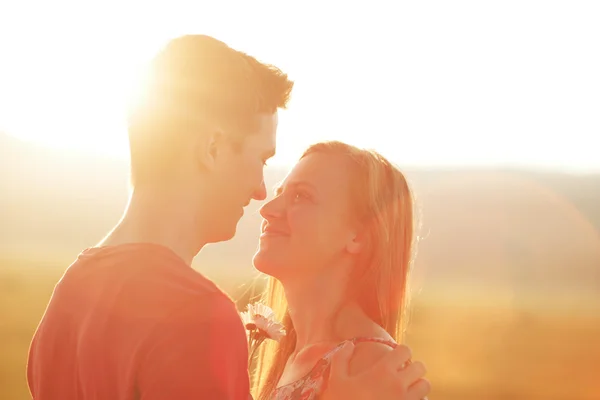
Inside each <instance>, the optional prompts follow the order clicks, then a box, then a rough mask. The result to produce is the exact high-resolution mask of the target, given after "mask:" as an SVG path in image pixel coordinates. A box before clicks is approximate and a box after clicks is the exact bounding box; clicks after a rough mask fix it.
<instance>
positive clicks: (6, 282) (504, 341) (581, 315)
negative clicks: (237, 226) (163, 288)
mask: <svg viewBox="0 0 600 400" xmlns="http://www.w3.org/2000/svg"><path fill="white" fill-rule="evenodd" d="M61 273H62V269H61V268H57V267H56V266H53V265H43V264H40V263H23V262H18V261H15V260H12V261H11V260H4V261H3V262H2V265H1V268H0V293H1V296H2V298H1V301H0V307H2V309H1V315H2V319H1V320H0V354H2V358H1V360H2V361H1V362H0V399H11V400H25V399H30V397H29V392H28V390H27V386H26V381H25V363H26V357H27V349H28V346H29V341H30V339H31V336H32V334H33V332H34V330H35V327H36V325H37V323H38V321H39V318H40V317H41V315H42V313H43V311H44V308H45V306H46V303H47V301H48V299H49V297H50V294H51V292H52V289H53V286H54V284H55V283H56V281H57V279H58V278H59V277H60V275H61ZM223 287H224V288H227V282H223ZM434 292H436V293H437V295H436V296H430V295H424V294H423V293H421V294H416V295H415V298H414V303H413V311H412V315H411V324H410V330H409V334H408V338H407V341H408V343H409V344H410V345H411V346H412V348H413V350H414V353H415V355H416V358H418V359H421V360H424V361H425V362H426V363H427V366H428V368H429V378H430V379H431V381H432V382H433V385H434V390H433V393H432V395H431V396H430V398H431V399H445V400H471V399H473V400H475V399H477V400H480V399H486V400H508V399H511V400H521V399H522V400H525V399H527V400H532V399H533V400H537V399H539V400H554V399H556V400H597V399H599V398H600V382H599V375H598V374H599V373H598V371H599V368H600V367H599V366H600V343H599V340H598V338H600V312H598V311H599V310H598V309H596V308H595V307H593V306H590V307H589V308H587V309H586V308H585V307H580V308H578V310H579V311H578V312H573V311H572V309H571V311H569V310H568V309H566V310H560V309H558V310H557V309H556V308H555V307H548V302H545V301H544V299H543V298H540V299H538V301H537V302H536V301H533V299H532V301H531V302H529V303H528V304H524V302H521V303H523V304H520V305H519V304H515V302H514V299H512V298H511V296H510V294H508V295H506V294H504V295H502V294H500V293H497V294H490V291H487V293H488V294H487V295H486V294H485V293H484V292H481V291H480V292H479V293H477V291H476V290H470V291H469V290H467V289H463V290H460V291H458V290H457V291H454V292H453V291H452V290H446V291H443V290H435V291H434ZM459 292H460V295H459ZM232 295H234V296H239V294H236V293H233V291H232ZM238 298H239V303H240V305H243V304H245V302H246V301H247V297H243V296H240V297H238ZM546 300H550V298H548V299H546ZM592 300H593V299H589V300H585V299H581V301H582V302H583V301H586V304H588V305H593V304H592V303H590V301H592ZM582 304H583V303H582ZM544 305H545V306H544Z"/></svg>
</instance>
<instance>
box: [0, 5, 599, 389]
mask: <svg viewBox="0 0 600 400" xmlns="http://www.w3.org/2000/svg"><path fill="white" fill-rule="evenodd" d="M342 4H343V3H339V5H335V4H334V2H321V3H319V2H316V1H315V2H310V1H304V2H301V3H300V2H299V3H298V4H292V3H291V2H290V3H288V2H281V1H280V2H276V1H254V2H241V1H240V2H234V1H222V2H219V3H218V4H215V5H212V6H210V5H206V4H204V3H203V2H192V1H171V2H169V4H168V5H166V2H163V3H162V4H161V3H158V2H157V3H156V4H154V5H151V4H148V3H143V2H141V1H138V2H136V1H120V2H116V1H115V2H114V3H111V2H110V1H106V2H102V3H93V2H75V1H61V0H58V1H52V2H42V1H38V2H33V1H27V0H25V1H20V2H5V3H2V4H1V5H0V399H11V400H12V399H14V400H23V399H28V398H30V396H29V393H28V390H27V386H26V381H25V363H26V358H27V350H28V346H29V342H30V340H31V337H32V335H33V332H34V330H35V328H36V326H37V323H38V322H39V319H40V317H41V316H42V313H43V312H44V309H45V306H46V304H47V302H48V300H49V298H50V295H51V293H52V290H53V288H54V285H55V284H56V282H57V280H58V279H59V278H60V276H61V275H62V273H63V272H64V271H65V269H66V267H67V266H68V265H69V264H70V263H71V262H72V261H73V260H74V259H75V257H76V256H77V254H78V253H79V252H80V251H81V250H82V249H84V248H86V247H90V246H93V245H94V244H96V243H97V242H99V241H100V240H101V239H102V237H103V236H104V235H105V234H106V233H107V232H108V230H110V229H111V228H112V226H113V225H114V224H116V222H117V221H118V220H119V218H120V216H121V213H122V212H123V209H124V207H125V204H126V201H127V195H128V182H127V180H128V177H127V170H128V160H127V154H128V153H127V152H128V149H127V139H126V130H125V122H124V117H125V111H126V110H125V107H126V104H127V99H128V96H131V95H135V94H136V93H138V92H137V89H136V87H135V86H134V85H133V84H132V82H134V81H135V78H136V77H137V76H138V75H139V73H140V68H141V67H142V66H143V65H144V62H145V61H147V60H148V58H150V57H151V56H152V55H153V54H154V53H155V52H156V51H158V50H159V49H160V47H161V46H162V45H164V43H165V42H166V41H167V40H169V39H171V38H173V37H176V36H178V35H181V34H186V33H205V34H209V35H213V36H215V37H217V38H218V39H220V40H223V41H225V42H227V43H228V44H229V45H231V46H232V47H234V48H237V49H240V50H243V51H246V52H248V53H250V54H252V55H254V56H256V57H257V58H259V59H260V60H261V61H267V62H270V63H273V64H275V65H277V66H279V67H280V68H282V69H283V70H284V71H285V72H287V73H289V75H290V76H291V78H292V79H294V80H295V81H296V87H295V89H294V93H293V98H292V101H291V103H290V108H289V110H287V111H284V112H282V113H281V116H280V129H279V141H278V155H277V156H276V158H275V159H274V160H273V163H271V164H270V166H269V167H267V170H266V180H267V185H269V186H274V185H275V184H276V183H277V182H278V181H279V180H281V179H282V178H283V177H284V176H285V174H286V173H287V171H288V170H289V168H290V167H291V165H293V163H294V162H295V160H296V158H297V157H298V156H299V155H300V153H301V152H302V151H303V149H304V148H305V147H306V146H308V145H309V144H311V143H314V142H317V141H320V140H328V139H337V140H342V141H346V142H348V143H351V144H355V145H358V146H364V147H370V148H374V149H376V150H378V151H380V152H381V153H383V154H384V155H385V156H387V157H389V158H390V159H392V160H393V161H394V162H396V163H397V165H399V166H400V167H401V168H402V169H403V170H404V171H405V172H406V175H407V177H408V178H409V179H410V181H411V182H412V184H413V189H414V191H415V194H416V197H417V202H418V208H419V210H420V214H421V218H420V219H421V221H420V222H421V224H420V227H419V231H418V234H419V236H420V238H421V239H420V242H419V246H418V249H417V257H416V263H415V266H414V273H413V276H412V282H411V284H412V286H413V293H412V302H413V303H412V312H411V323H410V327H409V332H408V337H407V341H408V344H409V345H410V346H411V347H412V348H413V351H414V353H415V358H418V359H420V360H423V361H425V362H426V364H427V366H428V369H429V378H430V380H431V381H432V382H433V386H434V389H433V392H432V395H431V396H430V398H431V399H447V400H459V399H460V400H470V399H473V400H474V399H478V400H480V399H489V400H496V399H497V400H500V399H517V400H519V399H528V400H530V399H536V400H537V399H540V400H542V399H544V400H554V399H556V400H563V399H564V400H567V399H568V400H592V399H594V400H597V399H600V379H599V377H600V146H598V145H597V144H596V142H597V141H598V138H600V96H599V93H600V74H598V72H597V71H600V52H599V51H598V49H599V48H600V25H599V24H598V23H597V21H598V20H600V5H599V4H598V2H595V1H587V2H586V1H571V2H566V1H565V2H559V1H529V0H521V1H511V0H507V1H503V2H477V1H463V0H457V1H453V2H443V1H420V2H416V3H415V2H383V1H381V2H379V1H372V2H356V3H354V4H352V5H349V4H343V5H342ZM259 206H260V204H259V203H253V204H252V205H251V206H250V210H249V211H247V212H246V214H245V216H244V217H243V219H242V220H241V221H240V223H239V225H238V234H237V236H236V237H235V239H233V240H232V241H230V242H228V243H221V244H215V245H211V246H208V247H207V248H206V249H205V250H204V251H203V252H202V253H201V254H200V255H199V256H198V257H197V259H196V260H195V261H194V267H195V268H197V269H198V270H199V271H201V272H202V273H204V274H205V275H207V276H209V277H210V278H212V279H214V280H215V281H217V282H218V283H219V284H220V285H221V287H222V288H223V289H225V290H226V291H227V292H228V293H230V294H231V296H232V297H233V298H234V299H236V300H237V301H238V302H239V306H240V309H243V308H244V307H245V305H246V304H247V302H248V299H249V298H250V296H251V295H253V294H256V293H258V292H259V291H260V290H261V288H262V284H263V283H264V280H263V277H261V276H260V275H259V274H258V273H257V272H256V271H255V270H253V268H252V266H251V258H252V255H253V253H254V251H255V248H256V244H257V241H258V233H259V223H260V217H259V215H258V213H257V210H258V207H259Z"/></svg>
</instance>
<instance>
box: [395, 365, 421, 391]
mask: <svg viewBox="0 0 600 400" xmlns="http://www.w3.org/2000/svg"><path fill="white" fill-rule="evenodd" d="M426 373H427V369H426V368H425V365H424V364H423V363H422V362H420V361H416V362H413V363H411V364H409V365H408V366H407V367H406V368H404V369H402V370H401V371H400V372H399V373H398V375H399V376H398V378H399V380H400V384H401V385H402V386H403V387H405V388H408V387H410V386H411V385H414V384H415V383H417V381H418V380H419V379H421V378H423V377H424V376H425V374H426Z"/></svg>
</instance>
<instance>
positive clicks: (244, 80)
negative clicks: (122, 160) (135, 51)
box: [128, 35, 293, 185]
mask: <svg viewBox="0 0 600 400" xmlns="http://www.w3.org/2000/svg"><path fill="white" fill-rule="evenodd" d="M145 78H146V79H144V82H143V95H141V96H140V98H139V99H138V101H136V102H135V103H134V104H132V107H131V108H130V113H129V116H128V127H129V145H130V153H131V183H132V185H136V184H137V183H139V182H142V181H147V180H153V178H156V177H157V175H160V174H162V173H164V172H166V171H167V170H168V169H169V167H170V166H171V165H172V164H173V163H174V161H175V160H176V159H177V157H178V153H179V151H180V150H181V148H182V146H185V145H186V143H189V142H188V140H186V136H187V137H189V135H192V134H202V126H203V125H202V124H211V125H217V126H219V127H221V128H222V129H224V130H229V131H231V132H233V133H237V134H240V135H244V134H248V133H251V132H252V131H253V130H254V129H253V128H254V123H255V120H256V117H257V115H258V114H261V113H274V112H275V111H277V109H278V108H286V106H287V103H288V101H289V98H290V94H291V91H292V87H293V82H292V81H290V80H289V79H288V76H287V75H286V74H284V73H283V72H282V71H281V70H279V69H278V68H276V67H275V66H272V65H268V64H263V63H261V62H259V61H258V60H256V59H255V58H254V57H252V56H250V55H248V54H245V53H243V52H241V51H237V50H234V49H232V48H231V47H229V46H228V45H227V44H225V43H223V42H221V41H219V40H217V39H215V38H213V37H210V36H206V35H187V36H182V37H179V38H176V39H173V40H172V41H170V42H169V43H168V44H167V45H166V46H165V47H164V48H163V49H162V51H160V52H159V53H158V54H157V55H156V56H155V57H154V59H153V60H152V61H151V62H150V64H149V68H148V71H147V75H146V76H145ZM204 126H206V125H204Z"/></svg>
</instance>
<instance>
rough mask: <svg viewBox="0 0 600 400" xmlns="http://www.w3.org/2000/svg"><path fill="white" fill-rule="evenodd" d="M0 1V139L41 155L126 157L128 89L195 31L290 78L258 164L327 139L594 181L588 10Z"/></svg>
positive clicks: (595, 88) (435, 161) (393, 155)
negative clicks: (41, 149) (49, 150)
mask: <svg viewBox="0 0 600 400" xmlns="http://www.w3.org/2000/svg"><path fill="white" fill-rule="evenodd" d="M13 3H15V4H16V5H12V4H11V6H10V7H11V8H10V9H9V10H3V9H2V8H3V7H4V6H0V55H1V57H2V60H1V61H2V62H0V130H3V131H5V132H7V133H10V134H12V135H15V136H18V137H20V138H23V139H26V140H31V141H35V142H38V143H41V144H44V145H47V146H52V147H59V148H68V149H72V150H75V151H85V152H90V153H94V154H111V155H116V156H119V157H127V140H126V129H125V115H126V106H127V102H128V94H129V93H130V92H131V89H132V88H131V83H132V82H133V81H135V80H134V79H133V78H135V77H136V76H137V75H138V74H139V71H140V67H141V66H143V65H144V62H145V61H146V60H147V59H148V58H149V57H151V56H152V55H153V54H154V53H155V52H156V51H157V50H159V49H160V47H161V46H162V45H163V44H164V43H165V42H166V41H167V40H169V39H170V38H173V37H176V36H179V35H181V34H184V33H205V34H209V35H213V36H215V37H217V38H219V39H221V40H223V41H225V42H226V43H228V44H230V45H231V46H232V47H234V48H238V49H241V50H243V51H246V52H248V53H250V54H252V55H254V56H256V57H257V58H259V59H260V60H261V61H266V62H269V63H273V64H275V65H277V66H279V67H281V68H282V69H283V70H284V71H286V72H288V73H289V75H290V76H291V78H292V79H293V80H295V81H296V86H295V88H294V92H293V95H292V100H291V103H290V109H289V110H288V111H285V112H283V113H281V118H280V129H279V132H280V135H279V140H278V151H277V153H278V155H277V156H276V158H275V160H274V163H285V164H290V163H292V162H293V161H294V160H295V159H296V158H297V157H298V155H299V154H300V153H301V152H302V150H303V149H304V148H305V147H306V146H308V145H310V144H312V143H314V142H317V141H321V140H330V139H336V140H342V141H347V142H350V143H352V144H355V145H358V146H365V147H372V148H376V149H377V150H380V151H381V152H382V153H384V155H386V156H387V157H389V158H390V159H392V160H394V161H395V162H398V163H399V164H401V165H418V166H436V165H437V166H440V165H444V166H449V165H450V166H452V165H508V166H518V167H535V168H561V169H573V170H600V159H598V157H597V155H596V153H597V152H596V151H595V150H594V148H595V146H593V145H592V141H593V139H592V138H593V137H594V135H596V134H597V132H598V131H599V129H600V125H599V123H600V120H598V119H597V118H595V114H596V111H597V109H598V107H600V103H598V98H597V96H596V94H597V93H598V92H599V91H600V78H599V75H598V74H597V73H596V71H597V70H600V55H599V53H598V52H590V51H589V49H590V48H597V45H598V40H597V38H598V37H600V32H598V29H599V26H600V25H598V24H596V22H595V21H596V19H595V18H594V15H596V14H598V11H599V10H600V8H599V7H598V6H597V5H593V4H592V3H590V4H589V7H587V9H584V8H586V7H584V6H583V5H577V6H576V5H573V6H572V7H571V6H569V7H567V6H566V5H561V4H558V3H557V4H554V3H552V4H550V3H547V2H543V1H532V2H527V3H522V2H512V1H508V2H503V3H502V5H499V4H498V5H494V4H491V3H490V4H487V3H486V5H484V4H483V3H481V2H473V1H460V2H456V3H452V5H450V4H449V3H447V2H438V3H436V6H435V7H430V6H427V5H419V4H412V5H403V6H402V10H400V11H397V12H392V10H391V9H386V8H382V7H380V6H381V5H382V4H383V3H382V4H379V6H376V5H375V3H373V4H371V5H372V7H371V6H370V7H365V4H355V5H352V4H346V5H345V6H344V7H343V8H340V7H338V6H334V5H327V4H322V5H320V6H319V11H318V12H315V9H314V8H312V7H311V6H310V5H307V4H305V5H300V4H295V3H281V2H273V1H264V2H261V4H262V8H261V7H255V6H254V5H252V4H249V3H248V4H247V3H236V4H235V5H233V4H226V3H219V4H217V5H210V6H205V5H202V4H201V3H198V2H193V1H184V0H181V1H175V2H173V3H170V4H169V5H166V4H163V5H152V6H151V5H149V4H144V5H143V9H144V17H143V18H142V17H141V16H140V14H139V12H140V11H139V10H140V7H141V6H140V3H139V2H137V1H133V0H127V1H123V2H121V3H119V4H118V5H116V4H115V5H113V4H108V5H106V7H104V6H103V7H99V6H98V7H93V6H90V5H83V4H80V3H75V2H70V1H67V0H60V1H57V2H52V4H51V5H50V4H48V5H44V6H42V7H41V8H42V9H41V10H39V13H36V15H32V14H31V13H30V10H29V9H28V7H27V5H20V4H21V3H16V2H13ZM63 3H64V4H63ZM303 4H304V3H303ZM61 6H63V7H61ZM65 7H68V8H65ZM385 7H389V4H388V5H386V6H385ZM64 9H69V10H70V11H72V13H71V15H73V13H75V14H76V15H77V17H73V18H71V17H70V16H69V14H66V13H64V12H62V10H64ZM232 9H235V10H236V12H235V13H232V12H231V10H232ZM342 11H343V15H344V18H339V15H340V12H342ZM292 15H293V16H294V17H295V18H291V17H290V16H292ZM22 20H27V21H30V24H29V25H24V24H21V23H17V21H22ZM332 21H335V29H334V30H332V29H331V26H332V25H331V24H332ZM557 21H559V22H560V23H559V22H557ZM307 22H308V23H307ZM508 25H510V26H511V29H510V30H506V29H505V27H506V26H508ZM31 26H35V27H36V29H35V30H31ZM307 26H310V29H307ZM357 26H360V27H361V29H356V27H357ZM107 27H110V29H108V30H107V29H106V28H107ZM558 27H561V28H558ZM41 32H43V33H41ZM475 32H477V33H476V34H475Z"/></svg>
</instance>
